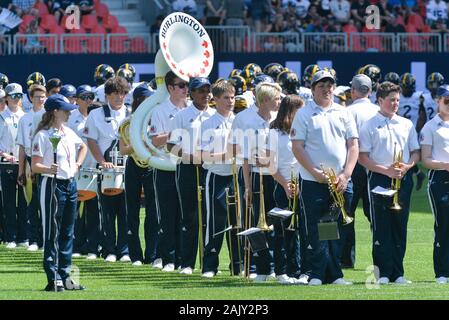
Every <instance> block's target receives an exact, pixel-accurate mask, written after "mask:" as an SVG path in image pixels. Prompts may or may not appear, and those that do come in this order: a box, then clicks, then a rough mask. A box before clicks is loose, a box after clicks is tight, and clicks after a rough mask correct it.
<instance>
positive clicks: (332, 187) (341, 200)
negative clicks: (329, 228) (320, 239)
mask: <svg viewBox="0 0 449 320" xmlns="http://www.w3.org/2000/svg"><path fill="white" fill-rule="evenodd" d="M321 170H323V173H324V175H325V176H326V180H327V185H328V187H329V192H330V194H331V197H332V200H333V202H334V205H335V206H336V207H337V208H339V209H340V211H341V214H342V217H343V225H346V224H350V223H351V222H352V221H353V220H354V218H352V217H350V216H349V215H348V213H347V212H346V209H345V197H344V196H343V192H338V191H337V175H336V174H335V171H334V169H332V168H328V169H325V168H324V167H323V165H322V164H321Z"/></svg>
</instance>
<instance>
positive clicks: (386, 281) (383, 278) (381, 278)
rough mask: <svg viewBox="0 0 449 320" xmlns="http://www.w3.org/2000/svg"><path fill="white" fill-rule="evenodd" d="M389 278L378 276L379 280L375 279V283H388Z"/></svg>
mask: <svg viewBox="0 0 449 320" xmlns="http://www.w3.org/2000/svg"><path fill="white" fill-rule="evenodd" d="M389 283H390V279H388V278H387V277H380V278H379V280H377V284H389Z"/></svg>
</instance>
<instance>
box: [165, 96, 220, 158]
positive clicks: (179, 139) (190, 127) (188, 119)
mask: <svg viewBox="0 0 449 320" xmlns="http://www.w3.org/2000/svg"><path fill="white" fill-rule="evenodd" d="M215 112H216V111H215V109H212V108H210V107H207V108H206V110H204V111H200V110H198V109H197V108H196V107H195V106H194V105H193V104H191V105H190V106H188V107H187V108H185V109H183V110H181V111H180V112H178V113H177V114H176V115H175V118H174V119H173V121H172V122H171V125H172V128H171V130H170V138H169V141H171V142H174V143H175V144H177V145H180V146H181V148H182V152H183V153H184V154H193V151H194V148H198V147H199V144H200V142H201V136H202V133H201V124H202V123H203V122H204V121H206V120H207V119H209V118H210V117H212V116H213V115H214V114H215Z"/></svg>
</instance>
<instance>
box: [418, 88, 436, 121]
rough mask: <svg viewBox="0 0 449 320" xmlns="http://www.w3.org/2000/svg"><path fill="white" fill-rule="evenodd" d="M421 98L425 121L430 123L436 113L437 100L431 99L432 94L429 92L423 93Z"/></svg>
mask: <svg viewBox="0 0 449 320" xmlns="http://www.w3.org/2000/svg"><path fill="white" fill-rule="evenodd" d="M422 97H423V99H424V102H423V104H424V110H425V111H426V118H427V121H430V120H431V119H433V117H435V116H436V115H437V113H438V102H437V99H434V98H432V94H431V93H430V92H426V93H423V95H422ZM427 121H426V122H427Z"/></svg>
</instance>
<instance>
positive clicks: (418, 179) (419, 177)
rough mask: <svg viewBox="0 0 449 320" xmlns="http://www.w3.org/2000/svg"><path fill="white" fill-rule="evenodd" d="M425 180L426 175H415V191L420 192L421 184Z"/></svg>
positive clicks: (422, 173) (420, 172)
mask: <svg viewBox="0 0 449 320" xmlns="http://www.w3.org/2000/svg"><path fill="white" fill-rule="evenodd" d="M425 178H426V175H425V174H424V172H422V171H419V172H418V173H417V174H416V191H419V190H421V188H422V184H423V182H424V179H425Z"/></svg>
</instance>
